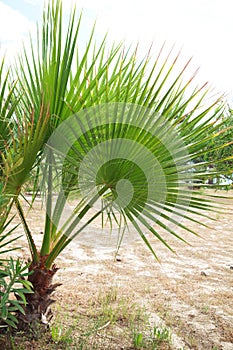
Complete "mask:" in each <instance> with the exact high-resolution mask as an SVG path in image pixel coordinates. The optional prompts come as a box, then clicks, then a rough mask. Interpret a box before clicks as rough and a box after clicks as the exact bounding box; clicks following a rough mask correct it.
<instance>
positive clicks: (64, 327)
mask: <svg viewBox="0 0 233 350" xmlns="http://www.w3.org/2000/svg"><path fill="white" fill-rule="evenodd" d="M149 317H150V314H149V312H148V311H147V310H146V309H145V307H144V306H141V305H140V304H139V303H136V302H134V301H132V300H131V299H129V298H128V297H124V296H122V295H121V294H120V291H119V289H118V288H116V287H113V288H109V289H107V290H105V291H99V292H98V293H96V294H95V295H93V296H91V297H90V298H88V299H87V300H86V301H85V303H83V304H82V305H80V304H79V305H75V303H72V308H71V307H69V306H67V304H66V303H65V301H64V303H60V305H57V306H56V311H55V317H54V320H53V323H52V324H51V327H50V329H49V330H48V332H47V333H45V334H44V336H43V338H40V339H37V340H29V339H28V338H26V337H25V336H22V335H16V336H14V337H11V339H10V340H11V347H9V349H12V350H14V349H17V350H21V349H24V350H29V349H30V350H33V349H36V350H40V349H41V350H42V349H43V350H49V349H50V350H53V349H61V350H63V349H66V350H68V349H70V350H90V349H93V350H95V349H98V350H101V349H108V350H113V349H148V350H150V349H151V350H155V349H171V347H170V344H171V334H170V331H169V330H168V329H167V328H165V327H164V328H160V327H158V326H157V325H151V324H150V323H149Z"/></svg>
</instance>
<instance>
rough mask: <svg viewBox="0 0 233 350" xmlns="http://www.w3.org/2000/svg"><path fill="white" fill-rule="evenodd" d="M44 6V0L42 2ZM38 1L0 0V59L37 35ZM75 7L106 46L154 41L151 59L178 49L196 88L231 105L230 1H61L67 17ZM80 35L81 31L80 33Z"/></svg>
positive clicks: (232, 34) (232, 35)
mask: <svg viewBox="0 0 233 350" xmlns="http://www.w3.org/2000/svg"><path fill="white" fill-rule="evenodd" d="M46 1H47V0H46ZM43 3H44V1H43V0H0V54H1V55H2V53H3V52H5V51H7V53H8V57H13V56H14V55H15V54H16V53H17V52H18V51H19V48H20V47H21V44H22V41H23V40H25V39H26V38H27V37H28V32H29V31H30V32H31V34H32V36H35V33H36V22H40V20H41V15H42V9H43ZM73 3H75V4H76V6H77V8H78V11H81V10H83V25H84V27H85V28H86V30H87V29H88V28H89V29H91V28H92V26H93V23H94V21H95V20H97V26H96V34H97V37H102V36H104V34H105V33H106V32H108V40H109V41H110V42H112V41H115V42H120V41H122V40H124V41H125V43H126V46H127V45H130V44H132V45H136V44H137V43H139V47H140V49H141V52H146V50H148V49H149V47H150V45H151V43H152V42H153V43H154V44H153V49H152V51H151V53H152V56H153V55H155V57H156V55H157V54H158V50H159V48H160V46H161V45H162V43H163V42H164V41H166V45H167V47H169V48H171V47H172V46H173V45H175V48H177V50H179V49H182V57H183V59H184V60H185V61H187V60H188V59H189V58H190V57H191V56H192V57H193V67H194V69H195V68H198V67H200V71H199V74H198V79H199V81H200V83H202V82H205V81H209V82H210V84H211V86H212V87H213V88H214V89H215V91H216V92H217V93H218V92H219V93H225V95H226V96H228V100H229V101H233V98H232V96H233V1H232V0H73V1H72V0H63V7H64V12H66V13H68V12H69V11H70V8H71V4H73ZM83 35H84V36H85V31H84V32H83Z"/></svg>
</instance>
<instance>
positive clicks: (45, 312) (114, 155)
mask: <svg viewBox="0 0 233 350" xmlns="http://www.w3.org/2000/svg"><path fill="white" fill-rule="evenodd" d="M80 25H81V16H80V17H79V18H77V17H76V12H75V9H73V11H72V12H71V16H70V20H69V23H68V26H67V28H66V29H65V32H64V28H63V21H62V4H61V1H59V0H57V1H52V2H50V3H49V4H48V5H47V6H46V7H45V10H44V14H43V25H42V30H41V34H40V31H39V29H38V38H37V45H36V46H34V42H33V40H31V50H30V51H26V49H25V48H24V51H23V54H22V55H21V56H19V59H18V62H19V63H18V65H16V67H15V68H14V69H12V74H13V75H14V76H15V75H16V79H15V81H16V83H15V85H14V86H13V90H10V95H9V96H10V97H8V98H7V100H6V101H7V102H5V103H8V105H9V107H8V108H5V109H4V108H1V109H0V110H1V122H3V123H4V125H5V126H7V129H6V130H7V132H6V133H4V134H2V136H1V138H2V139H1V141H0V142H1V143H0V145H1V191H2V194H3V195H4V198H8V203H9V206H10V208H11V206H12V203H14V204H15V206H16V208H17V211H18V214H19V216H20V218H21V221H22V224H23V226H24V229H25V233H26V237H27V239H28V244H29V248H30V254H31V265H30V271H31V272H32V273H31V274H30V275H29V277H28V279H29V281H30V282H31V283H32V285H33V288H34V294H28V295H26V299H27V306H26V307H25V315H23V314H19V315H18V316H19V319H20V323H19V328H24V329H25V328H27V327H28V325H30V326H31V325H32V324H33V323H36V322H37V321H38V320H43V322H44V323H47V322H48V321H49V319H50V318H51V311H50V305H51V303H52V302H53V300H52V298H51V294H52V293H53V292H54V290H55V289H56V287H57V286H58V284H53V276H54V274H55V273H56V271H57V267H56V265H55V264H54V262H55V259H56V258H57V256H58V255H59V254H60V253H61V252H62V251H63V249H65V247H66V246H67V245H68V244H69V243H70V242H71V241H72V240H73V238H74V237H76V236H77V235H78V234H79V233H80V232H81V231H83V230H84V229H85V227H86V226H87V225H90V224H91V223H92V221H93V220H95V219H96V218H97V217H98V216H104V215H106V218H107V219H108V220H109V222H110V226H112V225H114V224H117V225H119V227H120V229H122V232H124V228H125V227H126V226H127V225H128V224H129V223H130V224H132V225H133V227H134V228H135V229H136V230H137V231H138V233H139V234H140V236H141V237H142V239H143V241H144V242H145V243H146V245H147V246H148V248H149V249H150V251H151V252H152V253H153V254H154V255H155V257H157V255H156V253H155V252H154V250H153V247H152V246H151V244H150V243H149V240H148V238H147V236H146V234H145V232H146V231H150V232H151V233H152V234H153V235H155V236H156V237H157V238H158V239H159V240H160V241H161V242H163V243H164V244H165V245H166V246H167V247H168V248H169V249H171V250H172V248H171V247H170V246H169V244H168V243H167V242H166V241H165V240H164V239H163V237H162V235H161V233H160V229H161V228H163V229H165V230H166V231H168V232H169V233H170V234H171V235H174V236H176V237H177V238H178V239H182V237H180V236H179V235H178V234H177V232H176V231H175V229H174V228H172V227H171V226H170V223H172V224H173V225H175V226H177V227H181V228H183V229H186V230H188V231H190V232H193V231H192V230H191V229H190V228H189V227H188V226H184V225H183V224H182V222H181V220H180V219H181V218H182V217H185V218H186V219H189V220H190V221H195V219H194V218H193V216H192V214H193V213H195V214H198V215H202V216H205V215H207V214H205V211H206V210H210V209H212V210H214V209H215V205H214V204H213V203H212V202H211V201H210V198H209V197H208V198H206V199H204V198H203V197H200V195H199V194H198V193H192V191H191V190H189V189H188V186H187V183H189V184H191V185H192V183H193V182H194V180H196V179H199V178H201V179H203V178H205V177H208V173H207V172H206V173H204V174H203V173H202V171H201V169H202V166H203V162H199V163H197V164H195V167H196V172H195V174H193V173H192V167H193V165H192V163H193V161H194V160H195V159H197V158H198V157H199V158H200V156H201V155H202V154H203V152H208V150H205V144H206V142H207V141H209V139H210V138H211V139H213V138H214V137H217V134H216V133H215V131H216V130H217V123H218V120H219V118H220V116H221V114H222V113H223V106H222V105H221V104H220V103H219V101H215V102H214V103H211V104H210V105H207V104H206V102H205V96H206V94H207V88H206V86H205V85H203V86H202V87H201V88H195V89H191V86H192V84H191V83H192V81H193V78H194V76H192V77H191V79H189V80H188V81H186V80H185V78H184V75H185V72H186V70H187V67H188V64H189V62H188V63H187V64H186V65H185V66H184V68H183V69H181V71H180V72H179V71H178V73H177V74H175V73H174V72H175V68H174V67H176V62H177V60H178V56H179V55H178V56H177V57H176V58H175V60H174V61H173V62H172V63H169V59H170V54H171V53H170V54H168V56H167V57H166V59H165V60H164V61H161V57H160V56H161V52H162V50H164V48H162V49H161V51H160V52H159V55H158V57H157V58H156V59H155V61H154V63H151V62H150V60H151V58H150V57H149V54H148V55H147V56H146V57H145V59H143V60H141V61H139V62H138V60H137V59H136V53H137V50H135V51H134V52H131V50H127V51H125V49H124V48H123V47H122V46H121V45H119V46H113V47H112V48H111V49H107V48H106V47H107V46H106V38H104V39H103V41H102V43H100V44H99V45H97V44H95V43H93V36H94V28H93V30H92V32H91V34H90V38H89V40H88V42H87V45H86V48H85V49H84V53H83V54H82V55H81V54H80V51H81V50H80V48H79V45H78V43H79V41H78V38H79V32H80ZM9 77H10V76H7V78H6V79H7V80H4V82H3V83H2V81H1V86H3V87H2V91H3V89H4V84H5V81H6V82H7V81H9ZM3 95H4V94H3V93H2V96H3ZM2 101H3V100H2ZM10 101H11V102H10ZM0 107H1V106H0ZM6 107H7V106H6ZM6 111H8V112H7V113H6ZM207 129H208V130H209V132H208V136H206V130H207ZM3 144H4V147H2V145H3ZM218 161H219V162H220V161H222V160H218ZM206 165H208V162H205V166H206ZM198 169H200V171H199V170H198ZM32 170H34V171H35V173H36V176H35V181H34V182H35V183H34V192H35V195H36V191H37V189H38V186H39V183H41V189H42V190H43V191H44V192H45V194H46V217H45V227H44V234H43V242H42V245H41V247H37V246H36V244H35V242H34V239H33V232H32V230H31V228H30V227H29V225H28V222H27V219H26V216H25V214H24V211H23V207H22V204H21V199H20V195H23V186H24V184H25V183H26V182H27V181H28V179H29V178H30V174H31V171H32ZM54 193H55V194H56V202H55V206H53V201H54V196H53V194H54ZM72 193H75V196H76V197H75V198H76V199H77V200H78V201H77V203H76V206H75V209H74V210H73V212H72V213H71V214H70V215H69V217H66V218H65V222H63V223H61V218H62V215H63V212H64V209H65V205H66V202H67V199H68V198H69V195H71V194H72ZM99 202H100V203H101V204H100V206H99ZM96 203H97V204H98V208H99V209H98V210H96V211H94V212H93V211H92V208H93V205H95V204H96ZM87 214H88V215H87ZM4 215H5V213H4ZM193 233H195V232H193ZM182 240H183V239H182Z"/></svg>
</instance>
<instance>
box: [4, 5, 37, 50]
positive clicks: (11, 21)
mask: <svg viewBox="0 0 233 350" xmlns="http://www.w3.org/2000/svg"><path fill="white" fill-rule="evenodd" d="M35 29H36V24H35V23H33V22H31V21H29V20H28V19H27V18H26V17H25V16H23V15H22V14H21V13H20V12H18V11H16V10H14V9H12V8H11V7H10V6H8V5H6V4H4V3H2V2H0V48H1V51H2V52H4V53H5V52H6V54H7V56H9V57H11V56H13V55H15V54H16V53H17V52H18V49H19V48H20V47H21V45H22V42H23V40H25V39H26V38H28V33H29V32H30V33H31V34H32V35H33V33H35Z"/></svg>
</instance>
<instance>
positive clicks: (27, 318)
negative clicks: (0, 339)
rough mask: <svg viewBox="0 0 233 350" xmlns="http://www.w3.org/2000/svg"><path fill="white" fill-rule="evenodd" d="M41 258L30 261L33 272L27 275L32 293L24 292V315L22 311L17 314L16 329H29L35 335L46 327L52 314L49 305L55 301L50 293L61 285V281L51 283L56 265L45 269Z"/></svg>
mask: <svg viewBox="0 0 233 350" xmlns="http://www.w3.org/2000/svg"><path fill="white" fill-rule="evenodd" d="M43 258H45V257H43ZM43 258H41V261H40V262H39V263H35V262H32V264H31V266H30V271H33V272H32V274H31V275H30V276H29V277H28V280H29V281H30V282H31V283H32V285H33V289H34V293H33V294H25V297H26V300H27V305H26V307H25V315H23V314H22V313H18V315H17V317H18V320H19V324H18V329H19V330H22V331H27V332H28V331H30V332H31V333H32V335H33V336H35V337H36V336H37V333H38V330H39V329H40V328H48V325H49V322H50V320H51V318H52V316H53V315H52V311H51V308H50V306H51V304H52V303H54V302H55V300H54V299H53V298H52V297H51V295H52V293H53V292H54V291H55V289H56V288H57V287H58V286H60V285H61V283H55V284H53V283H52V281H53V276H54V275H55V273H56V272H57V270H58V268H57V267H56V265H53V266H52V268H51V269H47V268H46V267H45V265H44V262H43V260H44V259H43ZM43 326H44V327H43Z"/></svg>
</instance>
